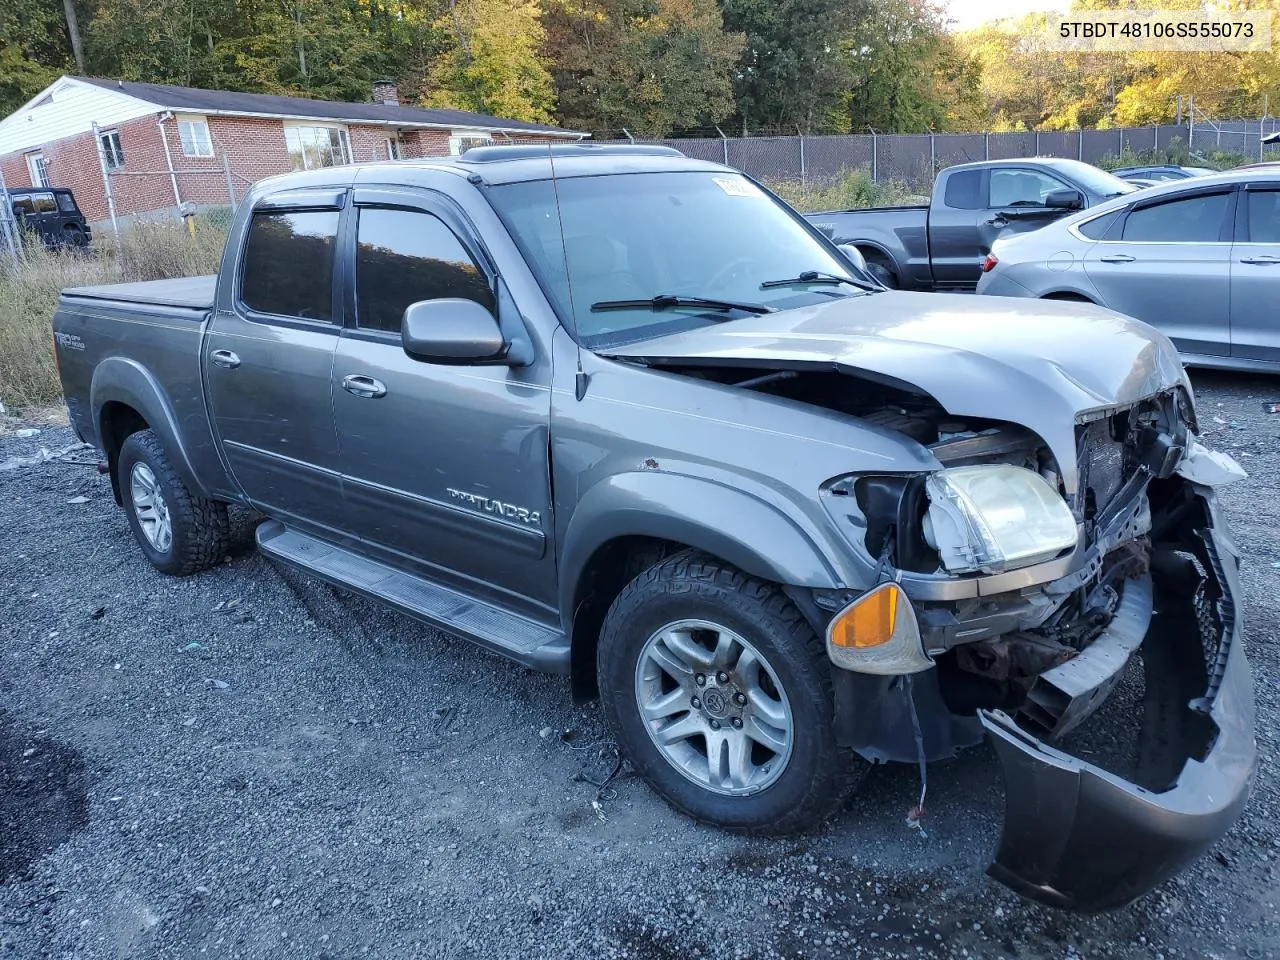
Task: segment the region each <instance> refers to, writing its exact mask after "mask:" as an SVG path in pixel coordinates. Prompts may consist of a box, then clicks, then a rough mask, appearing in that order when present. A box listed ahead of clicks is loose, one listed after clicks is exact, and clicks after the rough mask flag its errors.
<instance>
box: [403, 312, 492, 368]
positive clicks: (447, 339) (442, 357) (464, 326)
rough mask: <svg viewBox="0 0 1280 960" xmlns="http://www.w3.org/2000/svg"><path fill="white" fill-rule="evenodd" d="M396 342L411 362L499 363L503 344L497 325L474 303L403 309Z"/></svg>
mask: <svg viewBox="0 0 1280 960" xmlns="http://www.w3.org/2000/svg"><path fill="white" fill-rule="evenodd" d="M400 342H401V343H402V344H403V345H404V352H405V353H407V354H408V355H409V356H411V357H413V358H414V359H415V360H426V361H428V362H430V363H456V364H469V363H472V364H482V363H502V362H504V360H505V358H506V353H507V344H506V341H505V340H504V339H503V337H502V331H501V329H500V328H499V327H498V321H497V320H495V319H494V317H493V314H491V313H490V312H489V311H488V310H486V309H485V308H484V307H482V306H480V304H478V303H476V302H475V301H474V300H463V299H455V298H448V299H441V300H420V301H418V302H417V303H411V304H409V306H408V307H406V308H405V311H404V317H403V319H401V321H400Z"/></svg>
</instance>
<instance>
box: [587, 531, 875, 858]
mask: <svg viewBox="0 0 1280 960" xmlns="http://www.w3.org/2000/svg"><path fill="white" fill-rule="evenodd" d="M597 658H598V659H597V676H598V680H599V685H600V696H601V703H602V706H603V709H604V712H605V715H606V717H607V719H608V722H609V725H610V727H611V729H612V730H613V734H614V737H615V739H616V740H617V742H618V745H619V748H620V749H621V750H622V752H623V754H624V755H626V756H627V757H628V758H629V759H630V760H631V763H632V765H633V766H634V767H635V769H636V770H637V772H638V773H640V775H641V776H643V777H644V778H645V780H647V781H648V783H649V784H650V786H652V787H653V788H654V790H656V791H657V792H658V793H659V794H660V795H661V796H662V797H664V798H665V799H666V800H667V801H668V802H669V803H671V804H672V805H673V806H675V807H677V808H678V809H680V810H682V811H684V812H685V813H687V814H689V815H690V816H691V817H693V818H694V819H696V820H700V821H703V822H705V823H710V824H714V825H716V826H719V827H723V828H725V829H728V830H732V831H735V832H740V833H761V834H787V833H794V832H796V831H800V830H805V829H808V828H810V827H813V826H815V825H817V824H818V823H821V822H822V821H823V820H825V819H826V818H827V817H828V816H830V815H831V814H832V813H834V812H835V811H836V809H838V807H839V806H840V804H841V803H842V802H843V801H844V799H845V798H846V797H847V796H848V795H849V793H850V792H851V790H852V788H853V787H854V786H856V784H857V782H858V781H859V780H860V779H861V776H862V774H863V773H864V772H865V769H866V765H865V763H864V762H863V761H861V760H860V759H858V758H857V757H856V755H855V754H854V753H853V752H852V751H850V750H845V749H842V748H841V747H839V746H838V745H837V744H836V740H835V731H834V728H833V725H832V714H833V707H832V696H831V669H832V668H831V665H830V662H829V661H828V660H827V657H826V651H825V649H824V646H823V644H822V642H821V641H820V640H819V639H818V638H817V636H816V635H815V634H814V632H813V630H812V628H811V627H810V626H809V624H808V623H807V622H806V621H805V619H804V618H803V617H802V616H801V615H800V613H799V611H798V610H797V609H796V608H795V607H794V605H793V604H792V603H791V601H790V600H788V599H787V597H786V596H785V595H784V594H783V593H782V592H781V591H780V590H778V589H777V588H776V587H774V586H772V585H770V584H767V583H765V582H763V581H761V580H757V579H755V578H753V577H748V576H746V575H744V574H742V573H740V572H739V571H737V570H734V569H732V568H730V567H728V566H725V565H724V564H721V563H720V562H718V561H716V560H715V559H714V558H711V557H709V556H706V555H705V554H700V553H697V552H693V551H686V552H683V553H680V554H676V555H675V556H672V557H670V558H668V559H666V560H663V561H662V562H660V563H658V564H656V565H654V566H652V567H650V568H649V569H648V570H646V571H645V572H644V573H642V574H640V575H639V576H638V577H636V578H635V579H634V580H632V581H631V583H630V584H628V585H627V586H626V587H625V588H623V590H622V592H621V593H620V594H619V595H618V597H617V598H616V599H615V600H614V602H613V604H612V606H611V607H610V608H609V612H608V614H607V615H606V617H605V621H604V624H603V626H602V628H601V635H600V645H599V648H598V651H597Z"/></svg>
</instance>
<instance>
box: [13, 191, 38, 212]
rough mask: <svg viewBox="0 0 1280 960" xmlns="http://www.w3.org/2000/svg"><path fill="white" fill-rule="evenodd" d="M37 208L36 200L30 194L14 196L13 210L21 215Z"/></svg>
mask: <svg viewBox="0 0 1280 960" xmlns="http://www.w3.org/2000/svg"><path fill="white" fill-rule="evenodd" d="M35 208H36V205H35V201H34V200H33V199H32V197H31V195H30V194H28V195H26V196H22V197H14V198H13V212H14V213H16V214H19V215H21V214H26V213H31V211H33V210H34V209H35Z"/></svg>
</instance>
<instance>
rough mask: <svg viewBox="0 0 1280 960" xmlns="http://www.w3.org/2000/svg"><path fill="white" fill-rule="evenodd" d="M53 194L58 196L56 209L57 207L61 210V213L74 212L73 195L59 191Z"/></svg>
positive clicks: (74, 199) (74, 201) (74, 202)
mask: <svg viewBox="0 0 1280 960" xmlns="http://www.w3.org/2000/svg"><path fill="white" fill-rule="evenodd" d="M55 196H56V197H57V198H58V209H59V210H61V211H62V212H63V213H75V212H76V198H75V197H73V196H71V194H69V193H59V194H55Z"/></svg>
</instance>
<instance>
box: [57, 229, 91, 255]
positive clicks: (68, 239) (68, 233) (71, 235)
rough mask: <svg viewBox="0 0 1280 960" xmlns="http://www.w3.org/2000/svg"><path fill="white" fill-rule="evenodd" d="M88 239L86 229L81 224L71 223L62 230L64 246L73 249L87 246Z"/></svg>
mask: <svg viewBox="0 0 1280 960" xmlns="http://www.w3.org/2000/svg"><path fill="white" fill-rule="evenodd" d="M88 243H89V240H88V238H87V237H86V236H85V235H84V229H83V228H82V227H81V226H79V224H75V223H69V224H67V225H66V226H65V227H63V228H62V245H63V246H65V247H71V248H73V249H76V248H79V247H83V246H87V245H88Z"/></svg>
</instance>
